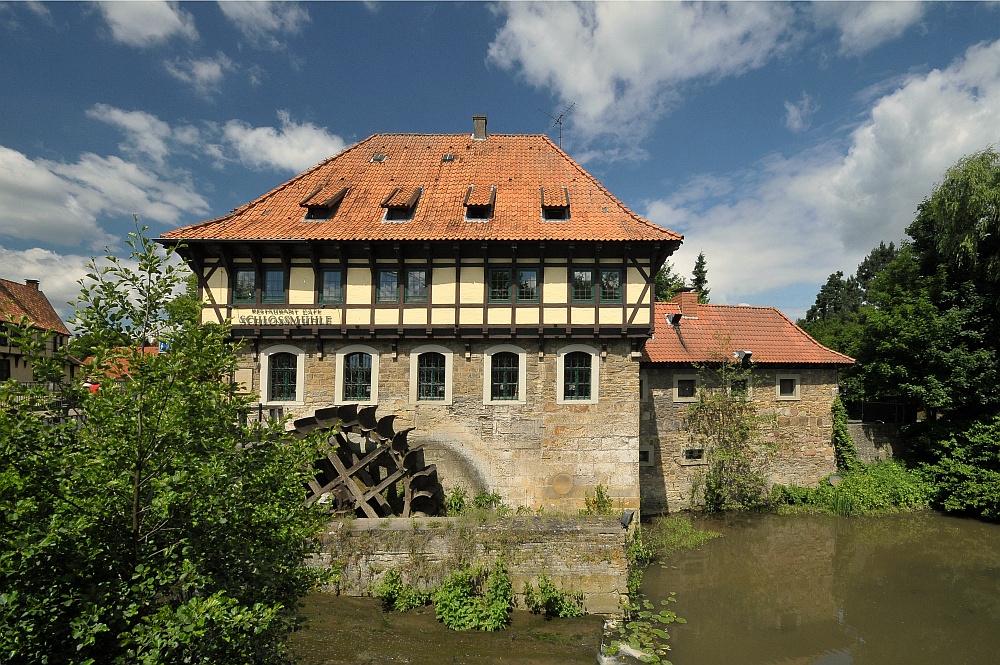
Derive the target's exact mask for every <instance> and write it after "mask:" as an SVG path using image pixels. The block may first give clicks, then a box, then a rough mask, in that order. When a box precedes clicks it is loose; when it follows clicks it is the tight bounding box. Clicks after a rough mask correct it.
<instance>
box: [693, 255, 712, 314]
mask: <svg viewBox="0 0 1000 665" xmlns="http://www.w3.org/2000/svg"><path fill="white" fill-rule="evenodd" d="M691 288H693V289H694V290H695V292H696V293H697V294H698V302H700V303H707V302H708V301H709V300H708V294H709V293H710V292H711V289H710V288H708V262H707V261H706V260H705V252H698V258H697V259H696V260H695V262H694V270H693V271H692V272H691Z"/></svg>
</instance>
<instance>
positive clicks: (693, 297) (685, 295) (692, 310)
mask: <svg viewBox="0 0 1000 665" xmlns="http://www.w3.org/2000/svg"><path fill="white" fill-rule="evenodd" d="M673 302H675V303H677V305H678V306H679V307H680V308H681V316H683V317H684V318H686V319H697V318H698V292H697V291H695V290H694V289H685V290H683V291H679V292H678V293H677V295H675V296H674V299H673Z"/></svg>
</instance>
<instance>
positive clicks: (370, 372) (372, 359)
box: [335, 345, 379, 404]
mask: <svg viewBox="0 0 1000 665" xmlns="http://www.w3.org/2000/svg"><path fill="white" fill-rule="evenodd" d="M378 366H379V354H378V351H376V350H375V349H373V348H372V347H370V346H362V345H354V346H347V347H344V348H343V349H340V350H338V351H337V387H336V391H335V393H336V401H337V404H346V403H349V402H354V403H358V404H376V403H378Z"/></svg>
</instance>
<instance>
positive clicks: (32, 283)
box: [24, 279, 38, 291]
mask: <svg viewBox="0 0 1000 665" xmlns="http://www.w3.org/2000/svg"><path fill="white" fill-rule="evenodd" d="M24 285H25V286H30V287H31V288H33V289H34V290H36V291H37V290H38V280H37V279H26V280H24Z"/></svg>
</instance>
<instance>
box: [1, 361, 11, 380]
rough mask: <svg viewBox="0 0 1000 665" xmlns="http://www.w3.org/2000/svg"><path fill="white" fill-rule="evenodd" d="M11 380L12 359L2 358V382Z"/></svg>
mask: <svg viewBox="0 0 1000 665" xmlns="http://www.w3.org/2000/svg"><path fill="white" fill-rule="evenodd" d="M9 378H10V358H0V381H6V380H7V379H9Z"/></svg>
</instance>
